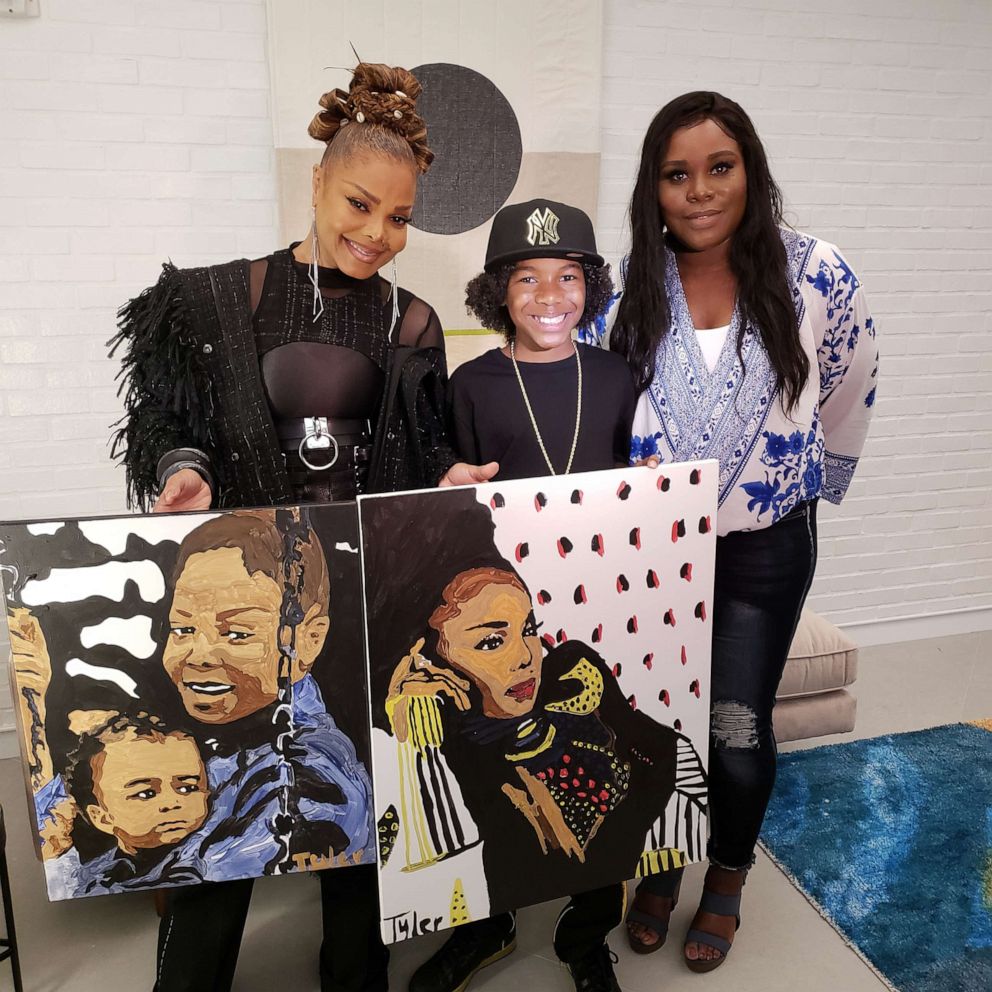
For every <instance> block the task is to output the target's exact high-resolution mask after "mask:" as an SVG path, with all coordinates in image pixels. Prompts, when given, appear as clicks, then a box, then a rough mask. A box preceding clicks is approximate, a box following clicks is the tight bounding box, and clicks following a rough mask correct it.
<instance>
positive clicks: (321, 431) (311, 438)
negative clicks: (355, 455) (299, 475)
mask: <svg viewBox="0 0 992 992" xmlns="http://www.w3.org/2000/svg"><path fill="white" fill-rule="evenodd" d="M303 423H304V424H305V426H306V429H307V432H306V434H305V435H304V436H303V440H302V441H300V447H299V456H300V461H301V462H303V464H304V465H306V467H307V468H308V469H310V470H311V471H312V472H326V471H327V470H328V469H329V468H331V466H333V465H334V463H335V462H336V461H337V460H338V455H340V454H341V449H340V448H339V447H338V442H337V438H336V437H335V436H334V435H333V434H331V433H329V432H328V430H327V418H326V417H304V418H303ZM304 448H307V449H308V450H310V451H321V450H333V451H334V454H333V456H332V457H331V460H330V461H329V462H328V463H327V464H326V465H314V463H313V462H311V461H310V460H309V459H308V458H307V456H306V455H305V454H303V449H304Z"/></svg>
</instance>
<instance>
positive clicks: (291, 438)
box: [276, 417, 371, 472]
mask: <svg viewBox="0 0 992 992" xmlns="http://www.w3.org/2000/svg"><path fill="white" fill-rule="evenodd" d="M276 433H277V435H278V437H279V442H280V447H281V448H282V449H283V451H284V452H287V453H292V454H295V455H296V457H297V458H298V459H299V461H300V462H302V463H303V465H304V466H305V467H306V468H308V469H309V470H310V471H312V472H326V471H327V470H328V469H330V468H332V467H333V466H334V465H335V464H336V463H337V461H338V458H339V457H340V454H341V449H342V448H355V447H359V446H362V445H367V444H369V443H370V441H371V438H370V435H369V427H368V422H367V421H365V420H343V419H335V418H330V417H302V418H300V419H298V420H297V419H294V420H283V421H279V422H278V423H277V424H276ZM324 452H326V454H322V453H324ZM320 459H323V460H320Z"/></svg>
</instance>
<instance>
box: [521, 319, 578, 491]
mask: <svg viewBox="0 0 992 992" xmlns="http://www.w3.org/2000/svg"><path fill="white" fill-rule="evenodd" d="M514 344H515V342H514V341H513V339H512V338H511V340H510V361H511V362H513V371H514V372H516V373H517V382H518V383H519V384H520V392H521V393H522V394H523V397H524V404H525V406H526V407H527V415H528V416H529V417H530V425H531V427H533V428H534V435H535V437H536V438H537V443H538V444H539V445H540V447H541V454H542V455H544V460H545V462H547V465H548V471H549V472H550V473H551V474H552V475H557V474H558V473H557V472H556V471H555V467H554V465H552V464H551V459H550V458H549V457H548V449H547V448H545V447H544V438H543V437H541V431H540V428H539V427H538V426H537V417H535V416H534V410H533V409H532V407H531V405H530V398H529V397H528V396H527V389H526V388H525V386H524V377H523V376H522V375H521V374H520V366H519V365H518V364H517V353H516V349H515V348H514ZM572 349H573V350H574V352H575V368H576V370H577V372H578V377H579V390H578V398H577V399H576V402H575V433H574V434H573V435H572V450H571V451H570V452H569V453H568V464H567V465H566V466H565V475H568V473H569V472H571V471H572V460H573V459H574V458H575V448H576V445H578V443H579V424H580V423H581V422H582V359H581V358H579V346H578V345H577V344H576V343H575V342H574V341H573V342H572Z"/></svg>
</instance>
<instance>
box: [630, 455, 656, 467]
mask: <svg viewBox="0 0 992 992" xmlns="http://www.w3.org/2000/svg"><path fill="white" fill-rule="evenodd" d="M660 464H661V459H660V458H659V457H658V456H657V455H651V456H650V458H638V459H637V461H636V462H634V466H635V468H640V467H641V466H642V465H647V467H648V468H657V467H658V466H659V465H660Z"/></svg>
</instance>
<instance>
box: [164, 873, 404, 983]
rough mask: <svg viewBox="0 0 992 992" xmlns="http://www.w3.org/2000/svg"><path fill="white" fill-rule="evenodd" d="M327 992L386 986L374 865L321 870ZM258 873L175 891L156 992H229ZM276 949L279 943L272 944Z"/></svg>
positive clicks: (323, 969) (169, 906)
mask: <svg viewBox="0 0 992 992" xmlns="http://www.w3.org/2000/svg"><path fill="white" fill-rule="evenodd" d="M319 876H320V901H321V910H322V913H323V921H324V939H323V942H322V944H321V947H320V988H321V992H386V989H387V988H388V982H387V978H386V966H387V964H388V963H389V952H388V951H387V950H386V948H385V947H384V946H383V943H382V940H381V938H380V935H379V896H378V889H377V885H376V866H375V865H358V866H356V867H353V868H335V869H332V870H329V871H322V872H319ZM251 890H252V879H250V878H249V879H244V880H241V881H236V882H208V883H204V884H202V885H190V886H186V887H182V888H176V889H172V890H170V891H169V893H168V898H167V905H166V912H165V915H164V916H163V917H162V921H161V924H160V926H159V932H158V964H157V968H156V982H155V992H229V990H230V988H231V983H232V982H233V981H234V970H235V968H236V967H237V964H238V951H239V949H240V947H241V934H242V931H243V930H244V926H245V919H246V918H247V916H248V904H249V902H250V901H251ZM273 953H278V948H275V947H274V948H273Z"/></svg>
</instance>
